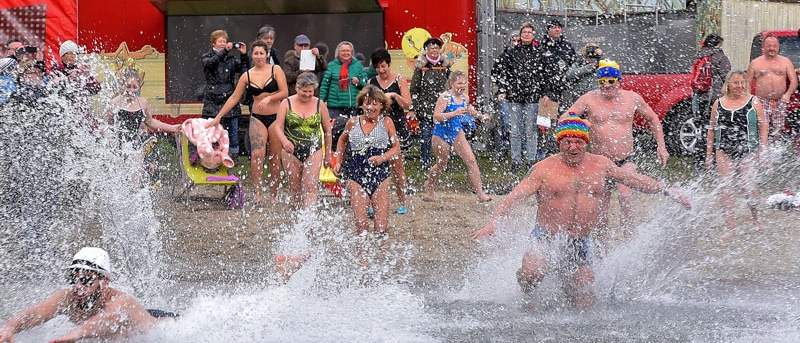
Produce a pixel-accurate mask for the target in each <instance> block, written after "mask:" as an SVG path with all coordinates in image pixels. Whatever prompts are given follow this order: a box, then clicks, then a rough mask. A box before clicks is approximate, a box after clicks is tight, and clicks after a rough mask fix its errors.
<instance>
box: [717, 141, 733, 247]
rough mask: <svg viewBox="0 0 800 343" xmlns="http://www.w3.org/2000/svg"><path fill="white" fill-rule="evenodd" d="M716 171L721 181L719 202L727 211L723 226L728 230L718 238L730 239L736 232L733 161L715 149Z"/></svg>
mask: <svg viewBox="0 0 800 343" xmlns="http://www.w3.org/2000/svg"><path fill="white" fill-rule="evenodd" d="M716 160H717V173H719V176H720V177H719V178H720V182H721V188H720V192H719V193H720V204H721V205H722V210H723V211H725V212H726V213H727V217H726V218H725V227H726V228H727V229H728V232H726V233H725V234H723V235H722V236H721V237H720V238H722V239H723V240H727V239H730V238H731V237H733V236H734V235H735V234H736V231H735V229H736V212H735V209H734V201H733V192H734V190H733V183H734V182H735V181H734V180H733V174H734V168H735V167H734V165H733V161H732V160H731V159H730V157H728V155H726V154H725V153H724V152H722V151H719V150H717V159H716Z"/></svg>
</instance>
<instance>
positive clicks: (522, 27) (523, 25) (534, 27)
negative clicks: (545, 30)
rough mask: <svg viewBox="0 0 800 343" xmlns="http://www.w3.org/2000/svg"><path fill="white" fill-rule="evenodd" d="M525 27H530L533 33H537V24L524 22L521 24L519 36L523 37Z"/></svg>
mask: <svg viewBox="0 0 800 343" xmlns="http://www.w3.org/2000/svg"><path fill="white" fill-rule="evenodd" d="M525 28H529V29H531V30H533V34H534V35H536V26H533V24H531V23H530V22H524V23H522V25H520V26H519V36H520V37H522V30H524V29H525Z"/></svg>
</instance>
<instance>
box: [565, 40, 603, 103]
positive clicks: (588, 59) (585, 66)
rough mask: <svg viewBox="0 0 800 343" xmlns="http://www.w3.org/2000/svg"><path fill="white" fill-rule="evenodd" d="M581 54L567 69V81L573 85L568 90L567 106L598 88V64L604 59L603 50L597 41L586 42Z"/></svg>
mask: <svg viewBox="0 0 800 343" xmlns="http://www.w3.org/2000/svg"><path fill="white" fill-rule="evenodd" d="M581 56H583V58H579V59H577V60H576V61H575V63H573V64H572V66H571V67H570V68H569V70H567V82H568V83H569V84H571V85H572V88H571V89H570V90H569V91H568V92H566V93H567V96H566V97H564V101H565V102H566V104H567V108H569V107H570V106H572V104H574V103H575V100H577V99H578V98H580V97H581V95H584V94H586V93H588V92H589V91H591V90H594V89H597V87H598V86H597V78H596V77H595V73H596V72H597V65H598V64H599V63H600V60H601V59H603V50H601V49H600V47H599V46H597V43H586V45H584V46H583V49H581Z"/></svg>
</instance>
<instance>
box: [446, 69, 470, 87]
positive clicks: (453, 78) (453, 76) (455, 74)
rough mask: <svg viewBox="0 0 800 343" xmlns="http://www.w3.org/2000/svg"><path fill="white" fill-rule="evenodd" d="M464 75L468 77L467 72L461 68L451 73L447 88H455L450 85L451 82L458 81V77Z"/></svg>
mask: <svg viewBox="0 0 800 343" xmlns="http://www.w3.org/2000/svg"><path fill="white" fill-rule="evenodd" d="M462 77H467V74H466V73H464V72H463V71H461V70H453V72H451V73H450V76H448V77H447V89H450V88H453V87H451V86H450V84H451V83H454V82H456V81H458V79H460V78H462Z"/></svg>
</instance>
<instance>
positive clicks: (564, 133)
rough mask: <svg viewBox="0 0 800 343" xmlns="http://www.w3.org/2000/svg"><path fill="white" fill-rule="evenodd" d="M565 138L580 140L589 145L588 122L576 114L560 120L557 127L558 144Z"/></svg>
mask: <svg viewBox="0 0 800 343" xmlns="http://www.w3.org/2000/svg"><path fill="white" fill-rule="evenodd" d="M565 137H574V138H580V139H583V140H585V141H586V143H589V128H588V127H587V126H586V121H585V120H583V119H581V117H579V116H578V115H577V114H575V113H570V114H568V115H567V116H566V117H564V119H561V120H559V121H558V125H556V143H558V142H560V141H561V139H562V138H565Z"/></svg>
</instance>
